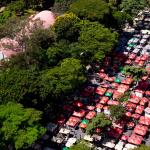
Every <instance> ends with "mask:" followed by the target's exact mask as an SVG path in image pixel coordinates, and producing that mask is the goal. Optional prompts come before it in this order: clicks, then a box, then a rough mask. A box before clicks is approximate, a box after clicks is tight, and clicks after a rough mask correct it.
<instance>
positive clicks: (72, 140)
mask: <svg viewBox="0 0 150 150" xmlns="http://www.w3.org/2000/svg"><path fill="white" fill-rule="evenodd" d="M76 141H77V139H76V138H69V139H68V141H67V143H66V145H65V146H66V147H71V146H72V145H73V144H74V143H75V142H76Z"/></svg>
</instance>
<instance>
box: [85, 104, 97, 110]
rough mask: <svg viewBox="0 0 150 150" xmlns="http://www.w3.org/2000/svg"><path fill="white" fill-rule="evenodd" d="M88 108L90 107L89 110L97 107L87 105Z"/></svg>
mask: <svg viewBox="0 0 150 150" xmlns="http://www.w3.org/2000/svg"><path fill="white" fill-rule="evenodd" d="M86 108H87V109H88V110H94V109H95V106H90V105H89V106H86Z"/></svg>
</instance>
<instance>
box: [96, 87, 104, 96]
mask: <svg viewBox="0 0 150 150" xmlns="http://www.w3.org/2000/svg"><path fill="white" fill-rule="evenodd" d="M105 92H106V88H102V87H97V89H96V93H97V94H99V95H104V93H105Z"/></svg>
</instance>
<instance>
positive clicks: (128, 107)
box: [125, 103, 136, 112]
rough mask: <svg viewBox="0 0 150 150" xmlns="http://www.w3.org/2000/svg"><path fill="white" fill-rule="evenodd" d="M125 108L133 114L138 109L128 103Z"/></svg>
mask: <svg viewBox="0 0 150 150" xmlns="http://www.w3.org/2000/svg"><path fill="white" fill-rule="evenodd" d="M125 108H126V110H127V111H130V112H133V111H134V110H135V108H136V104H133V103H127V104H126V105H125Z"/></svg>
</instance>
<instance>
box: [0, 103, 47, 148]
mask: <svg viewBox="0 0 150 150" xmlns="http://www.w3.org/2000/svg"><path fill="white" fill-rule="evenodd" d="M41 115H42V112H40V111H37V110H35V109H33V108H23V106H22V105H21V104H17V103H11V102H9V103H7V104H5V105H0V121H1V124H0V134H1V136H2V137H3V138H2V139H1V141H3V142H4V143H5V144H6V146H8V145H11V146H13V147H15V148H16V149H24V148H27V147H29V146H30V145H31V144H33V143H34V142H35V141H36V140H37V139H38V138H40V137H41V136H42V135H43V134H44V133H45V129H44V128H43V127H42V126H41V125H40V124H39V120H40V119H41Z"/></svg>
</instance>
